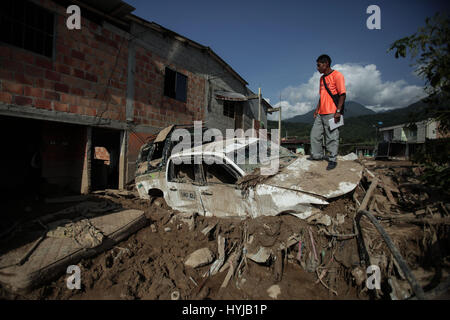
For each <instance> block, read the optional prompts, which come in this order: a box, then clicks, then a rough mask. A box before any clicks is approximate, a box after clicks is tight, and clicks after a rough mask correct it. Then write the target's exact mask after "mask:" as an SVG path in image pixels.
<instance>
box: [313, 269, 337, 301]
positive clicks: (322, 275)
mask: <svg viewBox="0 0 450 320" xmlns="http://www.w3.org/2000/svg"><path fill="white" fill-rule="evenodd" d="M326 273H327V270H326V269H324V270H322V273H321V274H320V275H319V271H318V270H317V269H316V274H317V277H318V278H319V280H317V281H319V282H320V283H321V284H322V285H323V286H324V287H325V288H327V289H328V290H329V291H330V292H332V293H333V294H335V295H336V296H337V295H338V293H337V291H335V290H333V289H331V288H330V287H328V286H327V285H326V284H325V282H323V280H322V278H323V277H324V276H325V274H326ZM316 283H317V282H316Z"/></svg>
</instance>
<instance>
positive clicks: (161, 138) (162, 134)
mask: <svg viewBox="0 0 450 320" xmlns="http://www.w3.org/2000/svg"><path fill="white" fill-rule="evenodd" d="M173 127H174V125H171V126H168V127H167V128H164V129H162V130H161V131H160V132H159V133H158V135H157V136H156V139H155V141H154V142H155V143H157V142H163V141H164V140H166V138H167V135H168V134H169V133H170V132H171V131H172V128H173Z"/></svg>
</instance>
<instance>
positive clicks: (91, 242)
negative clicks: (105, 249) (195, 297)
mask: <svg viewBox="0 0 450 320" xmlns="http://www.w3.org/2000/svg"><path fill="white" fill-rule="evenodd" d="M63 221H68V220H62V221H56V222H54V223H52V224H51V225H49V229H50V231H48V232H47V236H48V237H50V238H73V239H74V240H75V241H76V242H77V243H78V244H80V246H82V247H85V248H94V247H96V246H98V245H100V244H101V243H102V242H103V238H104V235H103V234H102V232H101V231H100V230H99V229H97V228H96V227H95V226H93V225H92V223H91V222H90V221H89V219H82V220H79V221H70V222H69V223H67V224H65V225H61V224H62V222H63ZM52 226H53V228H52Z"/></svg>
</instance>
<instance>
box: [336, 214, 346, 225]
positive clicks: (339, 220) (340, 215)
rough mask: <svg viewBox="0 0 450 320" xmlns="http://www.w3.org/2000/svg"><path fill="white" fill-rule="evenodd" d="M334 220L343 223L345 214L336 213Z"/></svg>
mask: <svg viewBox="0 0 450 320" xmlns="http://www.w3.org/2000/svg"><path fill="white" fill-rule="evenodd" d="M336 221H337V223H338V224H343V223H344V222H345V215H343V214H340V213H338V214H337V215H336Z"/></svg>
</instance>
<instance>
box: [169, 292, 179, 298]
mask: <svg viewBox="0 0 450 320" xmlns="http://www.w3.org/2000/svg"><path fill="white" fill-rule="evenodd" d="M170 300H180V293H179V292H178V291H173V292H172V293H171V294H170Z"/></svg>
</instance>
